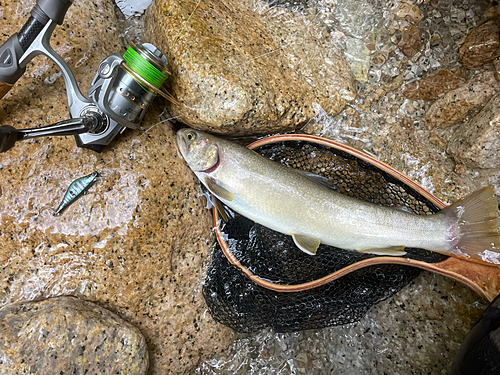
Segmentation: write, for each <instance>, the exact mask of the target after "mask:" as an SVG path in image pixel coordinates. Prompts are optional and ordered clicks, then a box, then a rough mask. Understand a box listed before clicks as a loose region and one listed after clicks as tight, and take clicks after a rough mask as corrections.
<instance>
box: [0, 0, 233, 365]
mask: <svg viewBox="0 0 500 375" xmlns="http://www.w3.org/2000/svg"><path fill="white" fill-rule="evenodd" d="M34 5H35V0H32V1H26V2H23V7H22V8H19V2H18V1H6V2H5V1H4V2H2V11H3V17H4V20H3V23H2V25H3V27H4V28H3V30H2V32H3V33H4V34H6V35H11V34H12V33H14V32H17V31H19V30H20V29H21V27H22V25H23V24H24V22H25V21H26V19H27V17H28V12H29V10H30V9H31V8H32V7H33V6H34ZM24 8H26V12H25V13H23V12H24ZM20 12H21V13H20ZM51 42H52V45H53V46H54V48H56V50H57V51H59V52H60V53H61V54H62V56H63V58H65V59H66V60H68V61H69V63H70V65H71V67H72V68H73V69H74V72H75V74H76V79H77V81H78V82H80V83H81V87H82V91H84V92H85V91H86V89H87V88H88V84H89V83H90V80H91V79H92V77H93V75H94V73H95V71H96V69H97V67H98V65H99V62H100V61H101V60H102V59H103V58H105V57H106V56H108V55H109V54H111V53H114V52H119V53H123V52H124V51H125V48H124V46H123V45H122V44H121V42H120V37H119V31H118V30H117V29H116V18H115V15H114V11H113V3H112V2H110V1H108V0H99V1H97V2H86V1H75V2H74V4H73V5H72V6H71V7H70V9H69V10H68V14H67V17H66V21H65V23H64V24H63V25H62V26H61V27H57V28H56V29H55V36H54V37H53V38H52V39H51ZM65 51H67V52H65ZM84 57H86V60H85V59H83V60H82V58H84ZM56 73H57V69H55V68H53V64H52V63H51V62H50V61H49V60H48V59H45V58H43V57H37V58H36V59H35V60H34V62H33V64H30V65H29V66H28V69H27V72H26V75H25V76H24V77H23V78H22V79H21V81H20V82H19V83H18V84H17V85H16V86H15V87H14V88H13V89H12V90H11V91H10V92H9V93H8V94H7V96H8V98H7V97H6V98H4V99H3V100H2V105H3V107H0V123H1V124H6V125H14V126H15V127H18V128H28V127H33V126H35V125H46V124H49V123H52V122H55V121H59V120H63V119H67V118H68V113H69V111H68V108H67V105H66V104H65V103H66V102H67V99H66V93H65V88H64V84H63V82H62V78H61V77H58V78H54V79H52V77H53V75H54V74H56ZM49 81H53V83H49ZM155 103H156V105H157V106H160V105H162V100H161V99H160V98H158V99H156V100H155ZM162 109H163V108H159V107H155V106H152V107H151V108H150V110H148V113H147V114H146V118H145V120H144V121H143V126H144V127H145V128H149V127H151V126H152V125H153V124H156V123H158V122H159V121H160V120H162V118H160V117H159V114H160V113H161V112H162ZM93 171H99V172H100V174H101V177H100V178H99V180H98V181H97V183H96V184H95V185H94V186H93V187H92V188H91V189H90V191H89V194H87V195H85V196H83V197H81V198H80V199H79V200H77V201H76V202H75V203H74V204H73V205H72V206H71V207H70V208H69V209H68V210H67V211H65V212H64V213H63V214H62V215H61V216H53V215H52V213H51V211H50V210H49V208H50V207H56V206H57V205H58V204H59V202H60V200H61V199H62V197H63V195H64V193H65V191H66V189H67V187H68V186H69V184H70V183H71V182H72V181H73V180H74V179H76V178H78V177H81V176H83V175H86V174H89V173H91V172H93ZM0 188H1V196H0V207H1V210H0V228H1V232H0V306H4V305H6V304H9V303H13V302H17V301H27V300H35V299H40V298H48V297H56V296H61V295H72V296H78V297H81V298H82V299H84V300H87V301H92V302H96V303H97V304H98V305H100V306H102V307H104V308H106V309H108V310H110V311H113V312H115V313H117V314H118V315H119V316H120V317H121V318H123V319H125V320H127V321H128V322H130V323H131V324H133V325H134V326H136V327H138V328H139V329H140V330H141V332H142V334H143V335H144V337H145V338H146V341H147V344H148V348H149V351H150V358H149V361H150V365H149V367H150V370H149V371H150V373H151V374H166V373H169V374H176V373H178V374H185V373H189V371H190V369H191V368H192V367H193V366H194V365H195V364H196V363H197V362H198V361H199V360H200V359H201V358H207V357H208V358H210V357H211V356H213V355H214V353H216V352H220V351H221V350H223V349H224V348H225V347H226V345H227V344H228V342H229V341H230V340H231V337H232V334H231V330H230V329H228V328H226V327H223V326H221V325H219V324H217V323H215V322H214V321H213V319H212V318H211V317H210V315H209V314H208V313H207V312H206V305H205V302H204V299H203V295H202V290H201V289H202V283H203V280H204V277H205V272H204V265H205V262H206V261H207V258H208V257H209V254H210V243H211V242H210V238H211V237H210V236H211V228H212V225H213V224H212V220H211V215H210V212H209V211H208V210H206V209H205V205H206V202H204V197H202V196H200V190H199V185H198V182H197V181H196V178H195V177H194V176H193V175H192V174H191V172H190V170H189V168H187V166H186V165H185V163H184V161H183V160H181V159H180V158H179V157H178V155H177V148H176V141H175V132H174V130H173V129H172V128H171V125H169V124H168V123H163V124H161V125H158V126H156V127H154V128H152V129H151V130H149V131H148V132H146V133H145V132H144V131H142V130H136V131H132V130H127V131H126V132H125V133H124V134H122V135H120V136H119V137H117V138H116V140H115V141H113V143H112V144H111V145H110V147H108V148H106V149H105V150H104V151H103V152H102V153H100V154H96V153H95V152H93V151H90V150H87V149H82V148H78V147H76V144H75V140H74V139H73V137H50V138H39V139H34V140H29V141H23V142H19V143H17V144H16V146H15V147H14V148H13V149H12V150H9V151H8V152H7V153H4V154H2V156H1V161H0Z"/></svg>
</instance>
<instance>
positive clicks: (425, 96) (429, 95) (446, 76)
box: [404, 69, 465, 100]
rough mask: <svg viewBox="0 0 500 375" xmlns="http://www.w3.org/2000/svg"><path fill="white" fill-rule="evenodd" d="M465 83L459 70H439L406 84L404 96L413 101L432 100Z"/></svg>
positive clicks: (461, 71)
mask: <svg viewBox="0 0 500 375" xmlns="http://www.w3.org/2000/svg"><path fill="white" fill-rule="evenodd" d="M464 83H465V79H464V71H463V70H461V69H441V70H438V71H437V72H435V73H431V74H428V75H427V76H425V77H424V78H422V79H419V80H417V81H414V82H411V83H408V84H406V89H405V91H404V96H405V97H406V98H408V99H413V100H434V99H436V98H437V97H438V96H439V95H441V94H442V93H445V92H448V91H451V90H454V89H456V88H458V87H459V86H460V85H462V84H464Z"/></svg>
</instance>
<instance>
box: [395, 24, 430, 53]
mask: <svg viewBox="0 0 500 375" xmlns="http://www.w3.org/2000/svg"><path fill="white" fill-rule="evenodd" d="M427 39H428V35H427V33H426V32H425V31H421V30H420V29H419V28H418V27H416V26H413V25H412V26H409V27H407V28H405V29H404V30H403V32H402V34H401V40H400V41H399V43H398V45H399V48H401V52H403V53H404V55H405V56H406V57H408V58H409V59H411V58H412V57H413V56H415V55H416V54H417V52H420V51H421V50H422V49H423V48H424V46H425V43H426V42H427Z"/></svg>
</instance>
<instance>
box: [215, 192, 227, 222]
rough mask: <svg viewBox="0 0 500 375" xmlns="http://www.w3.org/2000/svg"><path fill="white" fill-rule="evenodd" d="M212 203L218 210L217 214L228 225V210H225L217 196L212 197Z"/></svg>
mask: <svg viewBox="0 0 500 375" xmlns="http://www.w3.org/2000/svg"><path fill="white" fill-rule="evenodd" d="M212 203H213V205H214V206H215V208H216V209H217V212H218V213H219V215H220V217H221V218H222V220H224V221H225V222H226V223H227V222H228V221H229V218H228V216H227V212H226V209H225V208H224V205H223V204H222V202H221V201H220V200H219V199H218V198H217V197H216V196H212Z"/></svg>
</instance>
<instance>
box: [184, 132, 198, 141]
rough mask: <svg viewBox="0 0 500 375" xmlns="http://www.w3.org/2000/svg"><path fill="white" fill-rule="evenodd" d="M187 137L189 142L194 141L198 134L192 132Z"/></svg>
mask: <svg viewBox="0 0 500 375" xmlns="http://www.w3.org/2000/svg"><path fill="white" fill-rule="evenodd" d="M186 137H187V139H188V140H190V141H194V140H195V139H196V133H195V132H192V131H191V132H189V133H187V134H186Z"/></svg>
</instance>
